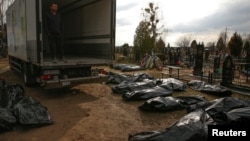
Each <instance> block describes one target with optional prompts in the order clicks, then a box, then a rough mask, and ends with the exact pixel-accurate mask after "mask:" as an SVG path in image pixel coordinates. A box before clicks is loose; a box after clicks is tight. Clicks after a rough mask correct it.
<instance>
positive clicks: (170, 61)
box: [168, 50, 174, 65]
mask: <svg viewBox="0 0 250 141" xmlns="http://www.w3.org/2000/svg"><path fill="white" fill-rule="evenodd" d="M168 56H169V64H170V65H172V64H173V60H174V55H173V52H172V51H171V50H169V52H168Z"/></svg>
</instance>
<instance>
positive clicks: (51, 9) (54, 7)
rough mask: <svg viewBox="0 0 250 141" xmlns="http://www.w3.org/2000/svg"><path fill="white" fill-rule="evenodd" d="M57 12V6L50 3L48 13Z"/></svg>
mask: <svg viewBox="0 0 250 141" xmlns="http://www.w3.org/2000/svg"><path fill="white" fill-rule="evenodd" d="M57 10H58V5H57V3H55V2H52V3H50V11H51V12H57Z"/></svg>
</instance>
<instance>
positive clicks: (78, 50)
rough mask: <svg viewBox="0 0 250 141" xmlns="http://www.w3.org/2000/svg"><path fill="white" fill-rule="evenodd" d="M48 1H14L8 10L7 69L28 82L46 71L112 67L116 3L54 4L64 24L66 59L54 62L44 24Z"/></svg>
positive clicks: (81, 0) (73, 0) (61, 0)
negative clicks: (8, 61) (17, 73)
mask: <svg viewBox="0 0 250 141" xmlns="http://www.w3.org/2000/svg"><path fill="white" fill-rule="evenodd" d="M50 2H51V0H16V1H15V2H14V3H13V4H12V5H11V6H10V7H9V8H8V10H7V12H6V15H7V16H6V17H7V18H6V19H7V37H8V56H9V60H10V67H11V68H12V69H14V70H17V71H19V72H21V73H22V74H23V75H24V77H29V78H28V80H29V79H31V78H32V80H33V81H34V80H35V79H36V81H38V79H40V75H43V72H44V71H46V69H50V70H51V69H52V70H59V72H63V69H64V68H67V69H71V68H79V67H80V68H83V70H86V68H88V71H89V69H90V68H91V67H93V66H101V65H112V63H113V59H114V47H115V16H116V0H58V1H57V2H58V6H59V12H60V13H61V15H62V19H63V25H64V38H63V43H64V52H65V53H64V55H65V60H58V61H56V62H55V61H53V60H52V55H51V51H50V48H49V44H48V37H47V35H46V33H45V24H44V22H45V18H46V13H47V12H48V11H49V3H50ZM34 71H36V72H34ZM38 72H39V74H35V75H34V76H33V75H32V76H27V73H38ZM25 73H26V74H25ZM25 75H26V76H25ZM60 75H63V74H60ZM88 77H89V76H88ZM25 79H27V78H25ZM25 81H26V80H25ZM39 81H41V80H39ZM58 81H60V79H58ZM30 82H31V80H30Z"/></svg>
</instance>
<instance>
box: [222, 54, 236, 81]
mask: <svg viewBox="0 0 250 141" xmlns="http://www.w3.org/2000/svg"><path fill="white" fill-rule="evenodd" d="M233 67H234V66H233V59H232V57H231V56H230V55H228V56H226V57H225V60H224V62H223V65H222V82H221V85H230V84H232V81H233V74H234V72H233Z"/></svg>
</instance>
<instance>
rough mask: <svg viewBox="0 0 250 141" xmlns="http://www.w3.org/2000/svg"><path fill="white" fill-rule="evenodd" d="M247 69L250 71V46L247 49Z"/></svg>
mask: <svg viewBox="0 0 250 141" xmlns="http://www.w3.org/2000/svg"><path fill="white" fill-rule="evenodd" d="M246 63H247V64H246V65H245V70H246V71H250V48H248V49H247V56H246Z"/></svg>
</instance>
